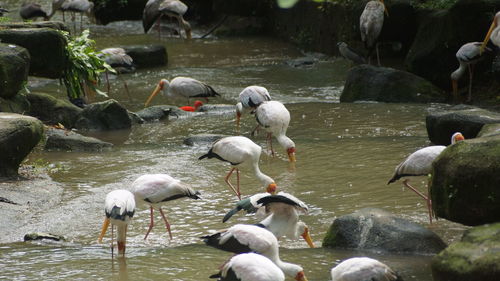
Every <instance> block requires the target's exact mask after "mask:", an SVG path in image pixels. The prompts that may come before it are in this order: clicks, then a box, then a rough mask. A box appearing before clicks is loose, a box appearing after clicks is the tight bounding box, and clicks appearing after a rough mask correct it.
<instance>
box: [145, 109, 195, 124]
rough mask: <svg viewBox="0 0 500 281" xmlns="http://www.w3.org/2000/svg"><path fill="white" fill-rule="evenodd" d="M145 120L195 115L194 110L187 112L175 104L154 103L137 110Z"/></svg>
mask: <svg viewBox="0 0 500 281" xmlns="http://www.w3.org/2000/svg"><path fill="white" fill-rule="evenodd" d="M136 114H137V115H138V116H139V117H141V118H142V119H143V120H144V121H146V122H147V121H158V120H164V119H168V118H170V117H179V116H188V115H193V112H187V111H183V110H181V109H179V108H178V107H177V106H173V105H153V106H150V107H146V108H143V109H141V110H139V111H137V112H136Z"/></svg>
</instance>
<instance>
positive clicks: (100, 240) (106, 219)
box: [97, 218, 110, 243]
mask: <svg viewBox="0 0 500 281" xmlns="http://www.w3.org/2000/svg"><path fill="white" fill-rule="evenodd" d="M109 222H110V220H109V218H105V219H104V223H103V224H102V229H101V234H100V235H99V239H98V240H97V241H98V242H99V243H102V238H103V237H104V235H105V234H106V231H107V230H108V226H109Z"/></svg>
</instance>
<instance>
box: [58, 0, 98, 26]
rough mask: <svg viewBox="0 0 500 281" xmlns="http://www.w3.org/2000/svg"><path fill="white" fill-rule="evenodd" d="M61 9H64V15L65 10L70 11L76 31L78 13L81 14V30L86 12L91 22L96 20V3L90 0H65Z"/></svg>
mask: <svg viewBox="0 0 500 281" xmlns="http://www.w3.org/2000/svg"><path fill="white" fill-rule="evenodd" d="M57 5H58V3H57ZM57 5H56V6H57ZM52 7H54V6H52ZM59 10H61V11H63V15H64V12H70V14H71V21H72V22H73V29H74V30H75V31H76V23H75V14H76V13H78V14H80V30H82V29H83V14H85V15H86V16H87V17H88V18H89V20H90V21H91V22H94V21H95V16H94V3H93V2H90V1H88V0H65V1H63V3H62V4H61V7H60V8H59Z"/></svg>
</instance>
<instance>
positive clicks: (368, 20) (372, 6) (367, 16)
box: [359, 0, 388, 66]
mask: <svg viewBox="0 0 500 281" xmlns="http://www.w3.org/2000/svg"><path fill="white" fill-rule="evenodd" d="M384 11H385V13H386V14H387V15H388V12H387V8H386V7H385V4H384V0H376V1H370V2H368V3H366V6H365V9H364V10H363V13H362V14H361V17H360V18H359V30H360V32H361V41H363V42H364V43H365V48H366V49H367V50H368V63H370V57H371V54H372V52H373V49H375V50H376V53H377V62H378V65H379V66H380V56H379V53H378V45H377V40H378V37H379V35H380V32H381V31H382V26H383V25H384Z"/></svg>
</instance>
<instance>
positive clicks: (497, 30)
mask: <svg viewBox="0 0 500 281" xmlns="http://www.w3.org/2000/svg"><path fill="white" fill-rule="evenodd" d="M499 21H500V12H497V13H496V15H495V17H494V18H493V22H491V26H490V29H489V30H488V33H487V34H486V37H485V38H484V41H483V44H482V45H481V53H482V52H483V51H484V49H485V48H486V44H488V41H490V39H491V42H493V44H494V45H495V46H497V47H500V25H499Z"/></svg>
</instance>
